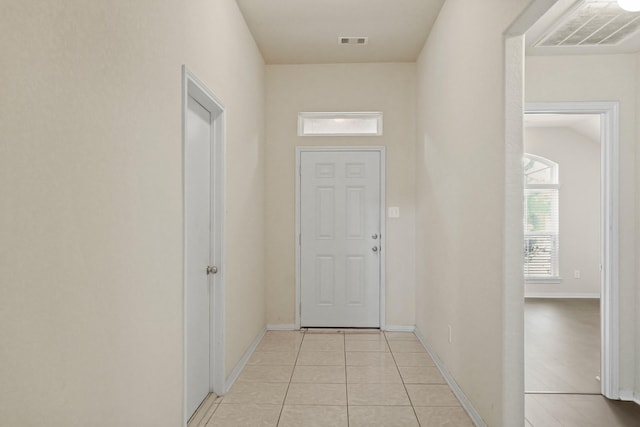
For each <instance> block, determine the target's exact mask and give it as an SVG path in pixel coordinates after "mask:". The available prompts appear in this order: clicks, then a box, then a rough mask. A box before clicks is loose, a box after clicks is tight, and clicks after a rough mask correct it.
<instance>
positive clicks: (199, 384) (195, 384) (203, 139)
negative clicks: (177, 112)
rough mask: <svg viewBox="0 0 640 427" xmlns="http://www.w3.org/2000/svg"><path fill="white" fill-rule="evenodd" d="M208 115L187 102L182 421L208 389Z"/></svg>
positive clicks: (193, 409)
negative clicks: (184, 398) (184, 330)
mask: <svg viewBox="0 0 640 427" xmlns="http://www.w3.org/2000/svg"><path fill="white" fill-rule="evenodd" d="M211 121H212V117H211V112H210V111H208V110H207V109H206V108H204V107H203V106H202V105H200V104H199V103H198V101H196V100H195V99H194V98H192V97H191V96H189V97H188V99H187V111H186V129H185V130H186V138H185V147H184V156H185V159H184V162H185V164H184V191H185V300H186V301H185V309H186V314H185V318H186V320H185V321H186V350H185V352H186V362H185V363H186V414H185V415H186V419H189V418H190V417H191V415H193V413H194V412H195V410H196V409H197V408H198V406H199V405H200V403H202V401H203V400H204V398H205V397H206V396H207V394H208V393H209V391H210V390H211V386H210V378H211V375H210V365H211V355H210V337H211V331H210V325H211V321H210V302H211V297H210V283H209V277H208V275H207V266H209V263H210V258H211V141H212V140H211V137H212V135H211Z"/></svg>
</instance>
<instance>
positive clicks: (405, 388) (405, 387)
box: [383, 333, 421, 427]
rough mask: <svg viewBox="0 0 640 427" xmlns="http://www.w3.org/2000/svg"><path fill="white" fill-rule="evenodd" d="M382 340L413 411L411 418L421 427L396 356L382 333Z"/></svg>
mask: <svg viewBox="0 0 640 427" xmlns="http://www.w3.org/2000/svg"><path fill="white" fill-rule="evenodd" d="M383 335H384V340H385V341H386V343H387V346H388V347H389V353H391V358H392V359H393V363H394V364H395V365H396V370H397V371H398V375H400V381H402V387H404V392H405V393H407V399H409V403H410V404H411V410H412V411H413V416H414V417H416V421H417V422H418V427H420V426H421V424H420V419H419V418H418V414H417V413H416V408H415V406H413V401H412V400H411V396H410V395H409V390H407V385H406V384H405V382H404V377H403V376H402V372H400V367H399V366H398V362H397V361H396V356H395V354H394V353H393V351H392V349H391V344H389V339H388V338H387V334H386V333H383Z"/></svg>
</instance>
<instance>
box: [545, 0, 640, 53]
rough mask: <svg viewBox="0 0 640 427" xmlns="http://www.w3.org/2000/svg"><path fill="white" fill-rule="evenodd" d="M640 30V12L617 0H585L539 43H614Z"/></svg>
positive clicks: (612, 44)
mask: <svg viewBox="0 0 640 427" xmlns="http://www.w3.org/2000/svg"><path fill="white" fill-rule="evenodd" d="M638 30H640V13H638V12H626V11H624V10H622V9H621V8H620V7H619V6H618V3H617V2H616V1H610V0H585V1H583V2H581V3H580V4H579V5H578V6H577V7H576V8H575V9H572V10H571V11H569V12H568V13H567V14H566V15H565V16H564V17H563V18H562V19H561V20H560V21H559V22H558V23H557V24H556V25H554V26H553V27H552V28H551V30H550V31H549V32H547V33H546V34H545V35H544V36H543V37H542V38H541V39H540V41H539V42H538V43H537V44H536V46H545V47H553V46H559V47H562V46H614V45H616V44H618V43H620V42H621V41H623V40H624V39H626V38H627V37H629V36H630V35H632V34H633V33H635V32H636V31H638Z"/></svg>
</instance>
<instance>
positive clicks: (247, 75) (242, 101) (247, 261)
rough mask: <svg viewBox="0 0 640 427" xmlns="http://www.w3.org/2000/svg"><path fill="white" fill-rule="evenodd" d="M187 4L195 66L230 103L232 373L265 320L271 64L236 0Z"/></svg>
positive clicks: (228, 315) (228, 317)
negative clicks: (266, 120)
mask: <svg viewBox="0 0 640 427" xmlns="http://www.w3.org/2000/svg"><path fill="white" fill-rule="evenodd" d="M187 5H188V7H189V16H188V19H189V20H188V22H189V24H190V25H189V26H188V31H187V43H186V47H187V52H188V59H187V66H188V67H189V68H190V69H191V70H192V71H193V72H194V73H195V74H196V75H197V76H200V78H202V79H203V80H204V82H205V84H207V86H208V87H209V88H210V89H211V90H212V91H213V92H214V93H215V94H216V96H218V97H220V99H221V100H222V102H223V103H224V106H225V108H226V123H225V125H226V145H225V157H226V158H225V160H226V170H225V179H226V188H225V192H226V194H225V203H226V206H225V211H226V212H225V214H226V216H225V254H224V255H225V265H224V269H225V280H226V283H225V321H226V328H225V350H226V354H225V356H226V360H225V362H226V366H225V368H226V374H227V375H228V374H229V373H230V372H231V370H232V369H233V368H234V367H235V365H236V364H237V363H238V361H239V360H240V358H241V357H242V355H243V354H244V352H245V351H246V350H247V347H248V346H249V344H251V341H253V339H254V338H255V337H256V335H257V334H258V333H259V332H260V331H261V330H262V328H263V327H264V324H265V304H264V298H265V291H264V289H265V283H264V274H265V266H264V250H265V248H264V235H265V232H264V214H263V212H264V173H265V169H264V161H265V147H264V146H265V137H264V108H265V79H264V70H265V66H264V61H263V59H262V55H261V54H260V51H259V50H258V48H257V47H256V44H255V42H254V40H253V37H252V36H251V33H250V32H249V30H248V28H247V26H246V23H245V21H244V17H243V16H242V14H241V13H240V11H239V9H238V6H237V4H236V2H235V1H233V0H216V1H207V0H200V1H198V2H192V1H190V2H188V3H187ZM212 17H213V18H214V19H215V20H214V21H212Z"/></svg>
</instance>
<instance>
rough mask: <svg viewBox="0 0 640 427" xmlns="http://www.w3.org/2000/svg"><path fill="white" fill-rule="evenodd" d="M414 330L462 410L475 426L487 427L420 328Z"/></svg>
mask: <svg viewBox="0 0 640 427" xmlns="http://www.w3.org/2000/svg"><path fill="white" fill-rule="evenodd" d="M414 332H415V334H416V337H418V340H420V342H421V343H422V346H423V347H424V348H425V350H427V353H429V355H430V356H431V358H432V359H433V361H434V363H435V364H436V366H437V367H438V370H439V371H440V373H441V374H442V376H443V377H444V379H445V381H446V382H447V384H449V387H450V388H451V391H453V394H454V395H455V396H456V397H457V398H458V400H459V401H460V404H461V405H462V407H463V408H464V410H465V411H467V414H469V417H471V420H472V421H473V423H474V424H475V425H476V427H487V424H486V423H485V422H484V420H483V419H482V417H481V416H480V414H479V413H478V411H477V410H476V408H474V407H473V405H472V404H471V401H470V400H469V398H468V397H467V396H466V395H465V394H464V392H463V391H462V389H461V388H460V386H459V385H458V384H457V383H456V381H455V380H454V379H453V376H452V375H451V374H450V373H449V371H447V368H446V367H445V366H444V364H443V363H442V360H440V358H439V357H438V355H437V354H436V352H435V351H434V350H433V349H432V348H431V346H430V345H429V344H428V343H427V341H426V340H425V339H424V336H422V332H420V329H419V328H418V327H416V328H415V331H414Z"/></svg>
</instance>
